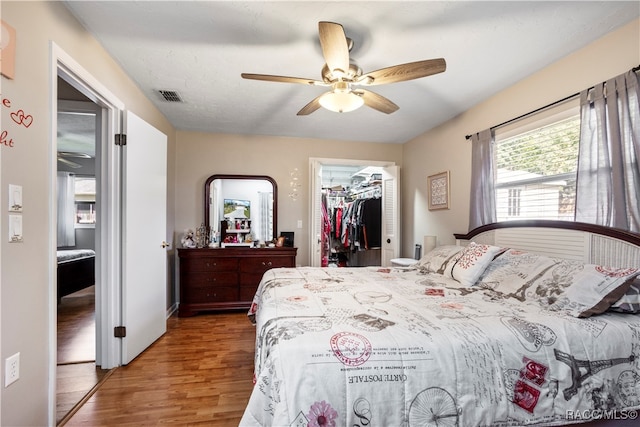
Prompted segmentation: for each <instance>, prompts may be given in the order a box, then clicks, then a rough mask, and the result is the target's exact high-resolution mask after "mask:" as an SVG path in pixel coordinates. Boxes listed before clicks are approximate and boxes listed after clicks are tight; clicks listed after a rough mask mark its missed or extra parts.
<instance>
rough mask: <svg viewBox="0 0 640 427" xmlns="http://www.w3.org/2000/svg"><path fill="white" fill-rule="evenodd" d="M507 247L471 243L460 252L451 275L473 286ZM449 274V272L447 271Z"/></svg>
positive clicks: (464, 283)
mask: <svg viewBox="0 0 640 427" xmlns="http://www.w3.org/2000/svg"><path fill="white" fill-rule="evenodd" d="M505 250H506V248H501V247H498V246H492V245H483V244H479V243H475V242H471V243H469V246H467V247H465V248H464V249H463V250H462V252H460V254H459V257H457V260H456V261H455V264H454V265H453V267H452V268H451V270H450V277H451V278H452V279H454V280H457V281H458V282H460V283H462V284H463V285H466V286H473V285H475V283H476V282H477V281H478V278H479V277H480V276H481V275H482V273H484V270H485V269H486V268H487V266H488V265H489V263H490V262H491V261H493V260H494V258H495V257H496V256H498V255H500V254H501V253H503V252H504V251H505ZM445 275H447V272H445Z"/></svg>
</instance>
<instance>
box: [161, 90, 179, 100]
mask: <svg viewBox="0 0 640 427" xmlns="http://www.w3.org/2000/svg"><path fill="white" fill-rule="evenodd" d="M158 92H160V95H162V98H163V99H164V100H165V101H167V102H182V98H180V94H179V93H178V92H176V91H175V90H162V89H161V90H159V91H158Z"/></svg>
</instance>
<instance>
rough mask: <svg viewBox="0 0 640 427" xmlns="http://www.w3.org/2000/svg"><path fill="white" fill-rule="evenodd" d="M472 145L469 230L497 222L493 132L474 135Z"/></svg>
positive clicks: (484, 131)
mask: <svg viewBox="0 0 640 427" xmlns="http://www.w3.org/2000/svg"><path fill="white" fill-rule="evenodd" d="M471 144H472V146H471V199H470V209H469V230H473V229H474V228H477V227H480V226H481V225H484V224H491V223H493V222H496V192H495V178H494V170H493V163H494V156H493V131H492V130H491V129H486V130H483V131H482V132H479V133H477V134H475V135H472V136H471Z"/></svg>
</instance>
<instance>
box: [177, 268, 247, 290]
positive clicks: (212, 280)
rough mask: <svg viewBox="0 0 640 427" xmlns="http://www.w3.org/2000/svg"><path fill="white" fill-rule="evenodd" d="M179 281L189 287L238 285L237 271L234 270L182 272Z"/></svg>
mask: <svg viewBox="0 0 640 427" xmlns="http://www.w3.org/2000/svg"><path fill="white" fill-rule="evenodd" d="M180 282H181V283H184V284H185V285H186V286H188V287H189V288H192V287H203V286H238V273H236V272H235V271H223V272H197V271H191V272H188V273H184V274H183V275H182V276H181V277H180Z"/></svg>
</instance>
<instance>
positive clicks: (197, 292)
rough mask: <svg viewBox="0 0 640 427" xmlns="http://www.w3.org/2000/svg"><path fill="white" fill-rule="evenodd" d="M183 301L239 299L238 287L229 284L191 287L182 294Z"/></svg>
mask: <svg viewBox="0 0 640 427" xmlns="http://www.w3.org/2000/svg"><path fill="white" fill-rule="evenodd" d="M182 299H183V300H182V301H181V303H185V304H191V303H216V302H232V301H238V287H237V286H234V287H229V286H202V287H190V288H189V291H188V292H186V294H183V295H182Z"/></svg>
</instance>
